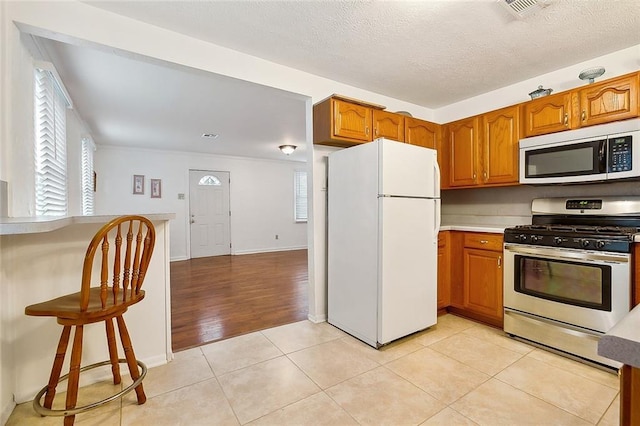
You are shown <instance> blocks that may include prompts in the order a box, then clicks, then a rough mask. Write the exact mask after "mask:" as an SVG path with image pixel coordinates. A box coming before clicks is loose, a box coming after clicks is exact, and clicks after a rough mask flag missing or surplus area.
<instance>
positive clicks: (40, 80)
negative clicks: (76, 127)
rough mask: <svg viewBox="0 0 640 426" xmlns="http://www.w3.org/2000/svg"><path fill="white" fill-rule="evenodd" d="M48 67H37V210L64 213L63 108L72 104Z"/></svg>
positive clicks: (64, 112)
mask: <svg viewBox="0 0 640 426" xmlns="http://www.w3.org/2000/svg"><path fill="white" fill-rule="evenodd" d="M47 68H49V67H42V68H36V70H35V91H34V94H35V96H34V98H35V102H34V108H35V109H34V112H35V114H34V115H35V169H36V176H35V183H36V188H35V192H36V214H37V215H39V216H40V215H42V216H64V215H66V214H67V136H66V108H67V107H68V106H71V103H70V102H69V101H68V99H69V98H68V97H67V96H66V94H65V92H64V89H63V88H62V85H61V83H60V82H59V79H58V78H57V77H56V75H57V73H55V71H52V70H51V69H53V68H52V67H50V68H51V69H47Z"/></svg>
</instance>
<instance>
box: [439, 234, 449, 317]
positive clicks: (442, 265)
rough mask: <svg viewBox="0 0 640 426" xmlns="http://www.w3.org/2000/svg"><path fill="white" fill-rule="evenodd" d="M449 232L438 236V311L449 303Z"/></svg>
mask: <svg viewBox="0 0 640 426" xmlns="http://www.w3.org/2000/svg"><path fill="white" fill-rule="evenodd" d="M450 264H451V262H450V251H449V231H442V232H440V233H439V234H438V310H440V309H444V308H446V307H447V306H449V304H450V303H451V294H450V293H451V292H450V282H451V277H450V272H449V271H450Z"/></svg>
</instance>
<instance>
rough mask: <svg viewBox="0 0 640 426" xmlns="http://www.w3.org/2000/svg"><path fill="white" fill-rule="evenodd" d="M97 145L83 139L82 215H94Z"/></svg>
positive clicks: (88, 139) (87, 138) (86, 138)
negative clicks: (94, 161)
mask: <svg viewBox="0 0 640 426" xmlns="http://www.w3.org/2000/svg"><path fill="white" fill-rule="evenodd" d="M95 150H96V145H95V144H94V143H93V141H92V140H91V138H89V137H85V138H82V214H83V215H85V216H86V215H92V214H93V213H94V201H93V200H94V194H95V193H94V188H95V180H94V179H95V177H94V176H95V175H94V173H93V171H94V169H93V153H94V151H95Z"/></svg>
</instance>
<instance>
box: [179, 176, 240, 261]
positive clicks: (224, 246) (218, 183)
mask: <svg viewBox="0 0 640 426" xmlns="http://www.w3.org/2000/svg"><path fill="white" fill-rule="evenodd" d="M189 210H190V211H189V216H190V217H189V219H190V223H191V225H190V226H191V258H194V257H208V256H221V255H225V254H230V253H231V238H230V231H229V228H230V225H229V216H230V215H231V211H230V209H229V172H213V171H206V170H190V171H189Z"/></svg>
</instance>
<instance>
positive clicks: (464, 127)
mask: <svg viewBox="0 0 640 426" xmlns="http://www.w3.org/2000/svg"><path fill="white" fill-rule="evenodd" d="M478 127H479V125H478V117H470V118H466V119H464V120H459V121H454V122H453V123H449V124H448V125H447V126H446V132H447V135H446V137H447V144H448V146H447V148H448V156H449V171H448V174H449V186H450V187H455V186H471V185H475V184H476V183H477V178H478V165H479V150H478Z"/></svg>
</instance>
